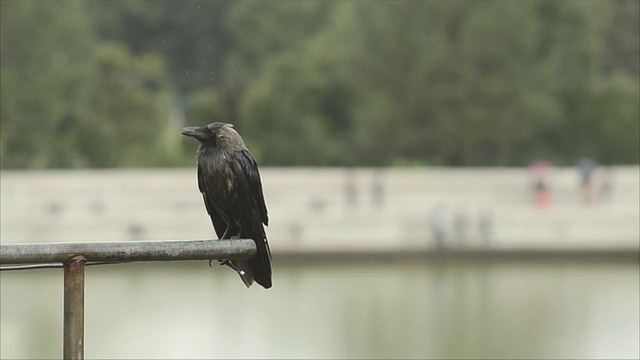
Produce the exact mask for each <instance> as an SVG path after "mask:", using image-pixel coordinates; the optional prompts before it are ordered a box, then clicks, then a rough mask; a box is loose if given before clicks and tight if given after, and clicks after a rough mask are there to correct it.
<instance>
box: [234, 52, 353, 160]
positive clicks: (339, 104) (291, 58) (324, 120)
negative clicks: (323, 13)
mask: <svg viewBox="0 0 640 360" xmlns="http://www.w3.org/2000/svg"><path fill="white" fill-rule="evenodd" d="M334 80H335V79H334V78H332V77H331V76H330V74H325V73H324V72H323V69H322V68H321V67H318V66H316V64H315V63H310V62H308V61H306V60H305V59H303V58H300V57H299V56H296V55H294V54H287V55H281V56H279V57H277V58H276V59H275V60H274V61H273V62H271V63H270V64H269V67H268V68H267V69H266V73H265V75H264V77H263V80H262V81H261V82H259V83H257V84H256V85H255V86H253V87H251V89H250V90H249V92H248V93H247V94H246V96H245V97H244V101H243V103H242V107H241V111H242V112H241V114H242V117H243V119H244V121H243V122H242V124H243V129H242V131H243V134H245V137H246V139H247V141H250V142H251V144H252V152H253V153H254V155H255V156H256V157H257V158H258V159H260V161H264V162H265V163H270V164H278V165H338V164H345V163H349V162H350V161H352V160H353V155H352V154H350V153H348V152H347V151H345V150H346V148H347V147H346V144H347V143H348V142H349V138H348V136H347V135H348V128H347V127H348V122H347V120H346V119H347V116H346V114H344V113H343V111H345V110H347V109H348V107H347V106H346V104H347V103H348V101H349V94H348V90H347V89H346V88H344V87H343V86H341V84H340V83H339V82H337V81H334Z"/></svg>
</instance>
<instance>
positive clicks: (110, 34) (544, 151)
mask: <svg viewBox="0 0 640 360" xmlns="http://www.w3.org/2000/svg"><path fill="white" fill-rule="evenodd" d="M0 4H1V5H0V6H1V10H2V11H1V13H0V15H1V16H2V21H1V27H2V28H1V29H2V42H1V43H2V44H1V46H2V48H1V50H2V51H1V71H2V77H1V90H2V94H1V96H2V103H1V106H2V108H1V109H2V112H1V114H0V117H1V120H2V124H1V129H2V132H1V134H0V140H1V141H0V160H2V167H3V168H6V167H78V166H133V165H139V166H161V165H162V166H165V165H166V166H169V165H177V164H186V161H187V160H186V159H189V160H191V157H192V146H191V145H189V146H187V145H186V144H187V143H186V142H185V141H183V139H182V138H181V137H179V136H177V132H178V129H179V127H180V126H182V125H184V124H185V123H189V124H202V123H207V122H211V121H216V120H218V121H228V122H232V123H235V124H236V125H237V126H238V128H239V129H241V131H242V132H243V134H244V135H245V136H246V139H247V141H248V142H251V148H252V150H253V151H254V152H255V153H256V154H255V155H256V156H257V157H259V158H260V161H261V163H264V164H268V165H391V164H442V165H522V164H526V163H528V162H529V161H531V160H532V159H534V158H541V157H544V158H547V159H549V160H552V161H554V162H556V163H561V164H562V163H564V164H573V163H574V162H575V159H576V158H577V157H582V156H593V157H599V156H609V157H611V158H613V159H615V160H616V161H625V162H637V161H638V138H637V135H635V134H636V133H637V127H638V124H637V123H638V121H637V117H638V116H637V114H638V99H637V97H638V93H639V85H638V81H639V75H638V72H639V68H638V66H639V65H638V62H639V61H638V46H639V45H638V43H639V39H640V36H639V31H638V21H639V15H638V13H639V8H638V6H639V5H638V4H639V2H638V1H634V0H631V1H628V0H618V1H608V2H585V1H561V2H549V1H527V2H501V1H490V2H468V1H455V0H454V1H423V2H416V1H393V2H360V1H343V2H322V1H305V2H284V1H266V2H265V1H262V2H257V1H234V2H227V1H197V0H185V1H162V2H151V1H134V0H123V1H117V2H113V1H106V0H100V1H92V2H80V1H74V0H70V1H58V2H38V1H11V0H3V1H2V2H0ZM94 34H96V35H94ZM174 91H175V94H174ZM174 95H175V96H174ZM185 114H186V120H185V118H184V117H185ZM625 130H629V131H625ZM25 133H26V134H29V136H26V135H25ZM154 140H155V141H154ZM607 154H608V155H607Z"/></svg>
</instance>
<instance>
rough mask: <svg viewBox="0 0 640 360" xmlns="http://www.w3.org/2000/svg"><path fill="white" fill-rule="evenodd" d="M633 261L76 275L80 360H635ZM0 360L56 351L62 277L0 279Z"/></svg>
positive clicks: (638, 327) (361, 264)
mask: <svg viewBox="0 0 640 360" xmlns="http://www.w3.org/2000/svg"><path fill="white" fill-rule="evenodd" d="M639 274H640V267H639V265H638V263H637V262H626V263H601V262H568V261H562V260H554V261H553V262H528V263H516V262H489V261H486V262H463V261H446V262H445V261H443V262H431V263H426V262H424V261H417V260H412V261H402V260H394V261H376V262H373V261H362V260H360V261H350V260H345V261H342V262H336V261H334V262H318V261H315V262H312V263H309V264H304V263H301V262H291V261H279V262H278V263H277V264H276V267H275V268H274V287H273V288H272V289H270V290H268V291H265V290H263V289H262V288H260V287H258V286H254V287H252V288H251V289H246V288H245V287H244V285H242V282H241V281H240V279H239V278H238V276H237V275H236V274H234V273H233V272H232V271H231V270H230V269H228V268H223V267H218V266H217V265H214V268H213V269H210V268H209V267H208V266H207V264H206V262H181V263H175V262H174V263H154V264H140V263H137V264H121V265H109V266H96V267H89V268H87V272H86V295H85V301H86V309H85V319H86V322H85V357H86V358H88V359H91V358H385V359H387V358H638V357H639V356H640V350H639V344H638V338H639V337H640V310H639V304H640V290H639V287H640V276H639ZM0 280H1V282H0V284H1V285H0V290H1V292H0V294H1V298H0V299H1V309H0V310H1V313H0V314H1V327H0V330H1V334H0V339H1V341H2V343H1V346H0V348H1V352H0V355H1V356H2V358H6V359H10V358H11V359H12V358H60V357H61V356H62V271H61V270H57V269H51V270H30V271H17V272H2V273H0Z"/></svg>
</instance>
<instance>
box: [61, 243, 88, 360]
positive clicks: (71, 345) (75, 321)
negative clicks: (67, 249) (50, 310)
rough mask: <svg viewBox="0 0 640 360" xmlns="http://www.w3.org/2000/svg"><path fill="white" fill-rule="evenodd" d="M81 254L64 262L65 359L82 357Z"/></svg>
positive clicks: (77, 359)
mask: <svg viewBox="0 0 640 360" xmlns="http://www.w3.org/2000/svg"><path fill="white" fill-rule="evenodd" d="M85 263H86V260H85V258H84V257H82V256H74V257H72V258H70V259H69V260H67V261H65V262H64V333H63V336H64V340H63V341H64V345H63V353H62V355H63V358H64V359H65V360H68V359H73V360H81V359H84V265H85Z"/></svg>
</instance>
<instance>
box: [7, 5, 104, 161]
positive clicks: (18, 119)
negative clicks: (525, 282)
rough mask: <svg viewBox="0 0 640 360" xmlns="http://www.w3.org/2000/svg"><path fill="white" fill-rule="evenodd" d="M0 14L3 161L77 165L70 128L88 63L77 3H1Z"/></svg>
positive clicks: (87, 38) (84, 23) (88, 42)
mask: <svg viewBox="0 0 640 360" xmlns="http://www.w3.org/2000/svg"><path fill="white" fill-rule="evenodd" d="M0 13H1V16H2V21H1V22H0V24H1V25H0V26H1V30H0V31H1V33H2V41H1V42H0V43H1V49H0V56H1V57H0V73H1V75H2V76H0V92H1V96H2V98H1V100H2V101H1V114H0V116H1V122H0V124H1V125H0V130H1V131H0V143H1V147H0V149H1V151H0V154H1V155H0V156H1V157H0V159H1V163H2V167H18V168H30V167H60V166H63V167H64V166H73V165H76V164H79V163H81V162H82V160H81V159H80V158H79V156H78V154H77V152H76V151H74V149H75V148H76V144H75V143H74V140H75V139H74V136H73V133H72V131H70V129H73V128H74V127H75V126H76V124H77V122H78V120H79V119H80V109H81V106H82V103H83V102H84V101H85V99H86V90H87V87H88V82H87V77H88V76H90V73H91V66H92V63H93V61H94V60H93V56H92V53H93V48H94V39H93V38H92V36H91V35H90V31H89V29H90V28H89V23H88V19H87V18H86V17H84V16H83V5H82V3H81V2H79V1H67V2H60V3H56V5H55V6H52V4H51V3H48V2H42V1H2V2H0ZM70 39H73V40H72V41H70Z"/></svg>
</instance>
